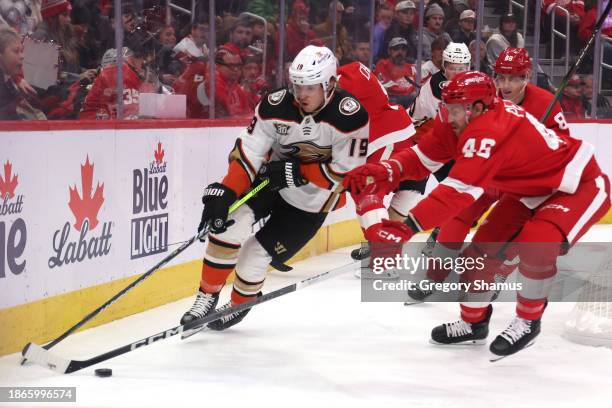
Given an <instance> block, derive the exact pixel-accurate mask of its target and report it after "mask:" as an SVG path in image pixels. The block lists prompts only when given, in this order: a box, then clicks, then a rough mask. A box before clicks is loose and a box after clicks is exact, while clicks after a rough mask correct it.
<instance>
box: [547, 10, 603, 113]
mask: <svg viewBox="0 0 612 408" xmlns="http://www.w3.org/2000/svg"><path fill="white" fill-rule="evenodd" d="M611 8H612V1H609V2H608V5H607V6H606V8H605V9H604V11H603V13H602V14H601V16H599V20H597V23H596V24H595V27H593V34H591V37H590V38H589V41H587V43H586V44H585V46H584V47H582V50H580V54H578V59H577V60H576V62H575V63H574V64H573V65H572V67H571V68H570V70H569V71H568V72H567V73H566V74H565V77H563V81H561V85H559V88H557V92H555V95H554V97H553V100H552V101H551V102H550V104H549V105H548V108H546V112H544V116H542V119H540V122H542V123H545V122H546V119H548V116H550V112H552V110H553V108H554V106H555V104H556V103H557V101H558V100H559V98H560V97H561V93H562V92H563V90H564V89H565V87H566V86H567V83H568V82H569V80H570V78H571V77H572V75H574V74H575V73H576V70H577V69H578V67H579V66H580V65H581V64H582V61H583V60H584V58H585V57H586V54H587V52H589V49H590V48H591V46H592V45H593V42H594V41H595V37H596V36H597V34H598V33H599V31H600V30H601V26H602V25H603V23H604V21H605V20H606V17H607V16H608V13H609V12H610V9H611Z"/></svg>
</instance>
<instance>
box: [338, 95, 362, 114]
mask: <svg viewBox="0 0 612 408" xmlns="http://www.w3.org/2000/svg"><path fill="white" fill-rule="evenodd" d="M359 107H360V105H359V102H357V101H356V100H355V99H354V98H351V97H349V96H347V97H345V98H344V99H342V100H341V101H340V113H343V114H345V115H347V116H348V115H352V114H353V113H355V112H357V111H358V110H359Z"/></svg>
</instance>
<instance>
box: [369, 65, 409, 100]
mask: <svg viewBox="0 0 612 408" xmlns="http://www.w3.org/2000/svg"><path fill="white" fill-rule="evenodd" d="M374 74H375V75H376V76H377V77H378V79H379V80H380V82H381V83H382V85H383V86H384V87H385V89H386V90H387V91H388V92H389V93H390V94H392V95H409V94H411V93H414V92H415V89H414V85H413V84H412V83H410V81H408V80H407V79H406V78H410V79H411V80H412V81H413V83H414V82H416V68H415V67H414V65H413V64H408V63H406V64H402V65H395V64H394V63H393V61H391V60H390V59H382V60H380V61H378V63H377V64H376V68H375V69H374Z"/></svg>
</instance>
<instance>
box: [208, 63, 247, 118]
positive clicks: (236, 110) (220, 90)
mask: <svg viewBox="0 0 612 408" xmlns="http://www.w3.org/2000/svg"><path fill="white" fill-rule="evenodd" d="M215 78H216V84H215V114H216V116H217V117H219V118H222V117H230V116H232V117H236V116H238V117H241V116H242V117H247V116H249V117H250V116H251V115H252V114H253V108H255V106H254V105H252V104H251V100H250V98H249V95H248V94H247V92H246V91H245V90H244V88H243V87H242V85H240V84H239V83H238V82H234V83H229V82H227V81H226V80H225V79H224V78H223V76H221V74H220V73H219V71H217V75H216V77H215Z"/></svg>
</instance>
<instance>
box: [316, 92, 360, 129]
mask: <svg viewBox="0 0 612 408" xmlns="http://www.w3.org/2000/svg"><path fill="white" fill-rule="evenodd" d="M314 120H315V121H316V122H325V123H328V124H329V125H331V126H333V127H335V128H336V129H338V130H339V131H341V132H343V133H350V132H354V131H355V130H357V129H360V128H362V127H363V126H365V125H366V124H367V123H368V120H369V118H368V112H367V111H366V110H365V108H364V107H363V105H362V104H361V103H359V101H358V100H357V98H355V97H354V96H353V95H351V94H350V93H348V92H347V91H345V90H344V89H336V91H335V92H334V96H333V97H332V99H331V101H329V103H328V104H327V106H325V108H323V109H322V110H321V112H319V113H318V114H317V115H316V116H315V117H314Z"/></svg>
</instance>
